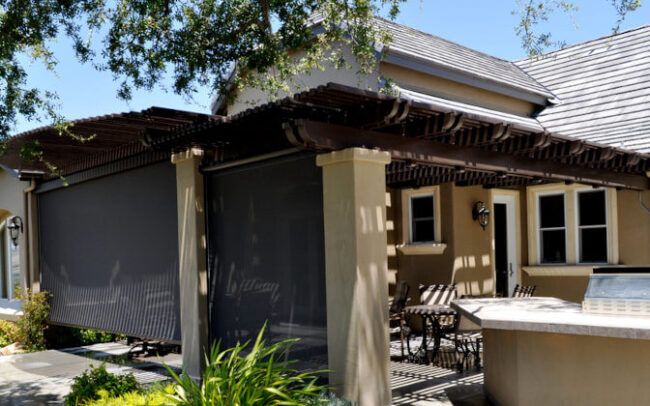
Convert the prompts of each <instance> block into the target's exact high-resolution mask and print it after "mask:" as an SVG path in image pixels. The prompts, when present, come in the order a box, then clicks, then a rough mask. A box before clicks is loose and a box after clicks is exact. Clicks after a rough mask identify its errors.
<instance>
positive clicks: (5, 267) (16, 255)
mask: <svg viewBox="0 0 650 406" xmlns="http://www.w3.org/2000/svg"><path fill="white" fill-rule="evenodd" d="M10 220H11V217H8V218H6V219H5V220H4V221H3V222H0V298H8V299H12V298H15V297H16V293H17V292H19V291H20V249H19V247H18V244H14V243H13V242H12V241H11V237H10V235H9V229H8V228H7V224H8V222H9V221H10Z"/></svg>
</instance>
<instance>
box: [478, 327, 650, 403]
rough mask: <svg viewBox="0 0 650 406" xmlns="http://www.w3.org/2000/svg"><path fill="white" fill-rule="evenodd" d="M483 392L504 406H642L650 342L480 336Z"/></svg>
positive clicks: (648, 399)
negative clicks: (482, 357) (482, 351)
mask: <svg viewBox="0 0 650 406" xmlns="http://www.w3.org/2000/svg"><path fill="white" fill-rule="evenodd" d="M483 339H484V364H485V378H484V379H485V389H486V392H487V393H488V396H490V397H492V398H493V399H495V400H496V401H497V404H499V405H502V406H509V405H647V404H650V386H648V378H649V377H650V375H649V372H648V363H649V362H650V341H648V340H632V339H621V338H606V337H594V336H582V335H569V334H551V333H535V332H525V331H506V330H491V329H486V330H483Z"/></svg>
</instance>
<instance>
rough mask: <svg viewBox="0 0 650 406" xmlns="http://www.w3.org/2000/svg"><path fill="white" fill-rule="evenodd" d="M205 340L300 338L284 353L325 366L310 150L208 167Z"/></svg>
mask: <svg viewBox="0 0 650 406" xmlns="http://www.w3.org/2000/svg"><path fill="white" fill-rule="evenodd" d="M206 181H207V190H208V201H207V208H208V235H209V278H210V279H209V280H210V292H209V297H210V299H209V307H210V330H211V340H218V339H221V340H222V345H223V346H230V345H233V344H235V343H236V341H237V340H241V341H242V342H243V341H245V340H247V339H254V338H255V336H256V334H257V333H258V331H259V329H260V327H261V326H262V325H263V323H264V322H265V321H268V329H269V330H268V331H270V339H271V340H273V341H275V340H280V339H284V338H294V337H298V338H300V341H299V342H298V343H296V344H295V345H294V347H293V349H292V351H291V353H290V354H289V357H290V358H292V359H296V360H299V361H300V364H299V366H300V367H316V368H321V367H327V332H326V327H327V326H326V313H325V311H326V310H325V259H324V258H325V257H324V238H323V192H322V176H321V170H320V168H318V167H316V163H315V156H314V155H311V154H309V155H292V156H289V157H284V158H281V159H277V160H272V161H265V162H262V163H257V164H255V165H249V166H242V167H237V168H231V169H227V170H223V171H218V172H214V173H212V174H210V175H208V177H207V179H206Z"/></svg>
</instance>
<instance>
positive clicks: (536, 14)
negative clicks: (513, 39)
mask: <svg viewBox="0 0 650 406" xmlns="http://www.w3.org/2000/svg"><path fill="white" fill-rule="evenodd" d="M609 1H611V4H612V6H613V7H614V10H615V12H616V17H617V20H616V24H615V25H614V27H613V29H612V31H613V33H614V34H615V33H617V32H618V30H619V28H620V26H621V23H622V22H623V21H624V20H625V17H626V16H627V14H628V13H630V12H632V11H634V10H636V9H637V8H639V7H641V0H609ZM556 11H560V12H561V13H563V14H567V15H568V16H569V17H570V18H571V19H572V20H573V13H575V12H576V11H578V6H576V5H575V4H574V3H573V2H571V1H566V0H517V9H516V10H514V11H513V12H512V13H513V14H515V15H519V16H520V17H521V19H520V21H519V24H517V26H515V33H516V34H517V35H518V36H519V37H520V38H521V46H522V47H523V49H524V50H526V52H528V55H529V56H531V57H532V56H538V55H541V54H543V53H545V52H546V51H548V49H549V48H550V47H557V48H561V47H564V46H565V45H566V44H565V43H564V42H562V41H553V40H552V39H551V37H552V34H551V33H550V32H541V33H540V32H538V27H539V25H540V24H542V23H543V22H545V21H548V19H549V18H550V16H551V15H552V14H553V13H555V12H556ZM573 24H574V25H576V26H577V24H576V22H575V20H574V21H573Z"/></svg>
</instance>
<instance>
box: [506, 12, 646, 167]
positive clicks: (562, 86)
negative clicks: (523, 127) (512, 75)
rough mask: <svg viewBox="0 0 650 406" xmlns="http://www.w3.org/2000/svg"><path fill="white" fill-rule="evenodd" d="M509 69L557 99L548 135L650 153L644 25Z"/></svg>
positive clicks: (547, 117)
mask: <svg viewBox="0 0 650 406" xmlns="http://www.w3.org/2000/svg"><path fill="white" fill-rule="evenodd" d="M515 63H516V64H517V65H518V66H519V67H520V68H522V69H523V70H524V71H526V72H527V73H528V74H529V75H530V76H532V77H534V78H535V79H537V81H539V82H540V83H541V84H543V85H544V86H546V87H547V88H548V89H549V90H551V91H552V92H553V93H554V94H555V95H556V96H557V97H558V99H559V103H558V104H557V105H554V106H550V107H547V108H546V109H544V110H543V111H542V112H541V113H540V114H539V115H538V116H537V119H538V120H539V122H540V123H541V124H542V125H543V126H544V127H545V128H546V129H547V130H548V131H550V132H552V133H557V134H561V135H564V136H569V137H574V138H579V139H583V140H587V141H592V142H597V143H600V144H605V145H611V146H614V147H617V148H623V149H627V150H631V151H635V152H640V153H645V154H648V153H650V24H649V25H644V26H641V27H638V28H634V29H631V30H627V31H624V32H621V33H618V34H616V35H610V36H607V37H603V38H598V39H594V40H592V41H588V42H584V43H581V44H577V45H574V46H571V47H567V48H564V49H561V50H558V51H554V52H551V53H548V54H545V55H543V56H542V57H539V58H536V59H525V60H520V61H517V62H515Z"/></svg>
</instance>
